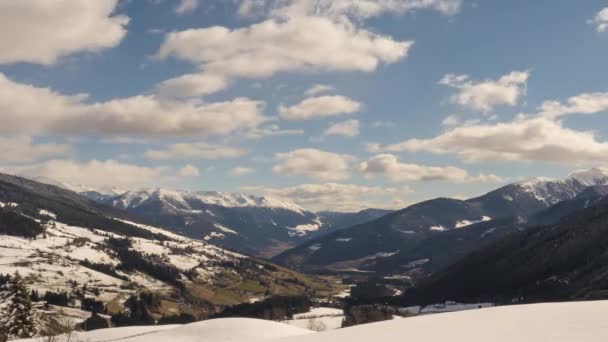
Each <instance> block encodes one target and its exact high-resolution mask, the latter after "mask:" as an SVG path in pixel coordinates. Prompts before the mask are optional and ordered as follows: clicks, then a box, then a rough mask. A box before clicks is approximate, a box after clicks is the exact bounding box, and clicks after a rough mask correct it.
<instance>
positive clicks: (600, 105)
mask: <svg viewBox="0 0 608 342" xmlns="http://www.w3.org/2000/svg"><path fill="white" fill-rule="evenodd" d="M604 111H608V93H584V94H580V95H576V96H572V97H570V98H569V99H568V100H567V101H566V103H565V104H564V103H561V102H559V101H546V102H544V103H543V104H542V105H541V107H540V109H539V115H541V116H545V117H549V118H558V117H561V116H564V115H569V114H595V113H599V112H604Z"/></svg>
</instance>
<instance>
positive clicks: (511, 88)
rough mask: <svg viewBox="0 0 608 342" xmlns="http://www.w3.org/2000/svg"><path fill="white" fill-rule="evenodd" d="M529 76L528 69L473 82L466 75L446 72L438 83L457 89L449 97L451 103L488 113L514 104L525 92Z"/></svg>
mask: <svg viewBox="0 0 608 342" xmlns="http://www.w3.org/2000/svg"><path fill="white" fill-rule="evenodd" d="M529 76H530V73H529V72H528V71H513V72H511V73H509V74H507V75H504V76H502V77H501V78H499V79H498V80H484V81H479V82H475V81H471V80H470V79H469V76H467V75H454V74H447V75H445V76H444V77H443V78H442V79H441V80H440V81H439V84H441V85H446V86H449V87H451V88H455V89H457V91H458V92H457V93H456V94H455V95H453V96H452V97H451V99H450V101H451V102H452V103H454V104H458V105H460V106H463V107H465V108H470V109H473V110H477V111H480V112H483V113H488V112H491V111H492V110H493V109H494V107H496V106H499V105H504V106H511V107H513V106H516V105H517V103H518V100H519V98H520V97H521V96H522V95H525V94H526V86H527V82H528V78H529Z"/></svg>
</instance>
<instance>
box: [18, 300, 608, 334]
mask: <svg viewBox="0 0 608 342" xmlns="http://www.w3.org/2000/svg"><path fill="white" fill-rule="evenodd" d="M606 312H608V301H599V302H576V303H552V304H534V305H518V306H503V307H495V308H488V309H479V310H471V311H463V312H455V313H445V314H437V315H429V316H419V317H413V318H406V319H396V320H392V321H385V322H380V323H373V324H367V325H360V326H355V327H350V328H344V329H338V330H332V331H326V332H318V333H315V332H311V331H309V330H306V329H301V328H298V327H293V326H288V325H286V324H282V323H277V322H270V321H261V320H253V319H241V318H230V319H217V320H210V321H203V322H198V323H193V324H188V325H183V326H176V325H173V326H162V327H130V328H116V329H105V330H98V331H93V332H88V333H76V334H75V335H73V336H71V340H73V341H88V342H105V341H124V342H164V341H172V342H200V341H205V342H226V341H231V342H245V341H246V342H252V341H254V342H262V341H275V342H335V341H348V342H368V341H372V340H376V339H382V340H386V341H425V342H444V341H451V342H461V341H462V342H464V341H467V342H482V341H483V342H487V341H493V342H515V341H517V342H538V341H551V342H574V341H577V342H583V341H584V342H595V341H598V342H599V341H602V342H604V341H608V321H607V320H606V318H605V316H606ZM21 341H24V342H25V341H35V340H21ZM57 341H58V342H64V341H65V338H63V339H61V338H60V339H58V340H57Z"/></svg>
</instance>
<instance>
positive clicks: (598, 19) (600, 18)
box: [589, 7, 608, 32]
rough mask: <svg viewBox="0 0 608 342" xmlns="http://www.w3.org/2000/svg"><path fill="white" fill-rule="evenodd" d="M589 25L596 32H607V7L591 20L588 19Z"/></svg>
mask: <svg viewBox="0 0 608 342" xmlns="http://www.w3.org/2000/svg"><path fill="white" fill-rule="evenodd" d="M589 24H592V25H595V29H596V30H597V32H606V31H608V7H606V8H604V9H602V10H601V11H599V12H598V13H597V14H596V15H595V17H593V19H589Z"/></svg>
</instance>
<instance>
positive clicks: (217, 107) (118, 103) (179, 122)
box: [0, 73, 265, 136]
mask: <svg viewBox="0 0 608 342" xmlns="http://www.w3.org/2000/svg"><path fill="white" fill-rule="evenodd" d="M32 99H36V101H32ZM87 100H88V96H87V95H86V94H76V95H64V94H61V93H58V92H56V91H53V90H52V89H49V88H39V87H35V86H32V85H27V84H22V83H17V82H14V81H12V80H10V79H8V78H7V77H6V76H4V75H3V74H2V73H0V120H2V125H0V133H7V134H16V133H20V134H21V133H23V134H28V133H29V134H35V133H41V134H64V135H76V136H82V135H92V136H104V135H110V136H131V135H139V136H201V135H213V134H228V133H232V132H235V131H237V130H245V129H251V128H254V127H257V126H258V125H259V124H261V123H262V122H263V121H264V120H265V118H264V117H263V116H262V110H263V108H264V103H262V102H258V101H253V100H250V99H246V98H236V99H233V100H230V101H226V102H216V103H200V102H194V101H176V100H170V99H163V98H159V97H157V96H154V95H139V96H133V97H127V98H119V99H113V100H109V101H106V102H93V103H90V102H88V101H87Z"/></svg>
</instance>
